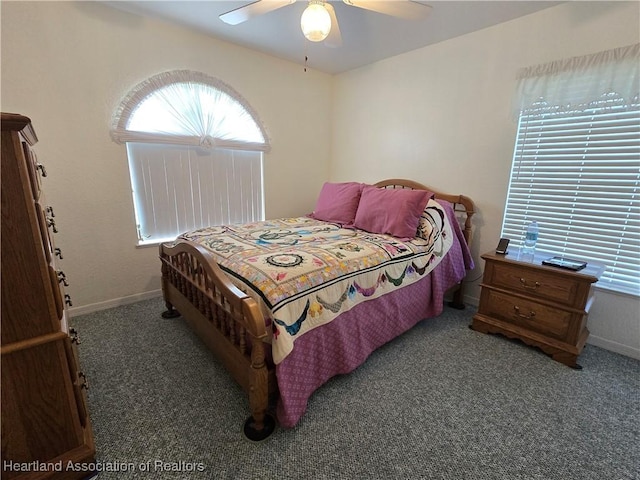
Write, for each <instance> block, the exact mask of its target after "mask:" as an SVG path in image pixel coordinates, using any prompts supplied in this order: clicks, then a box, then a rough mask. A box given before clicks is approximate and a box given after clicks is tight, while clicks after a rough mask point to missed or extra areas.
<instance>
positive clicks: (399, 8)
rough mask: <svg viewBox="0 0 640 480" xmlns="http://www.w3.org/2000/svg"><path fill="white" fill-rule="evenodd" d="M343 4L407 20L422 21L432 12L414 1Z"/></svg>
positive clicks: (359, 0) (354, 0) (349, 0)
mask: <svg viewBox="0 0 640 480" xmlns="http://www.w3.org/2000/svg"><path fill="white" fill-rule="evenodd" d="M343 2H344V3H346V4H347V5H351V6H352V7H359V8H364V9H365V10H371V11H373V12H378V13H383V14H385V15H391V16H392V17H398V18H404V19H405V20H422V19H423V18H426V17H427V15H429V12H430V11H431V7H430V6H429V5H427V4H425V3H422V2H417V1H413V0H387V1H378V0H343Z"/></svg>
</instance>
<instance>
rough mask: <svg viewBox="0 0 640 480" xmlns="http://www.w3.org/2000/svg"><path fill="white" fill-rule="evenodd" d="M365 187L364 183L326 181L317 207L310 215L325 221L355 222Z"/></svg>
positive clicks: (348, 223) (345, 223)
mask: <svg viewBox="0 0 640 480" xmlns="http://www.w3.org/2000/svg"><path fill="white" fill-rule="evenodd" d="M363 187H364V184H363V183H357V182H343V183H330V182H326V183H325V184H324V185H323V186H322V189H321V190H320V195H319V196H318V201H317V202H316V208H315V210H314V211H313V213H311V214H310V215H309V216H310V217H311V218H315V219H317V220H324V221H325V222H334V223H341V224H343V225H351V224H353V220H354V219H355V218H356V210H358V203H359V202H360V194H361V193H362V188H363Z"/></svg>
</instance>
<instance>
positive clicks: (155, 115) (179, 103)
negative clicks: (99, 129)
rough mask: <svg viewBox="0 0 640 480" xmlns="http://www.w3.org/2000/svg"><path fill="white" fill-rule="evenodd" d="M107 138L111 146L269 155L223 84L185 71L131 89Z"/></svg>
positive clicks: (251, 114) (250, 114) (256, 127)
mask: <svg viewBox="0 0 640 480" xmlns="http://www.w3.org/2000/svg"><path fill="white" fill-rule="evenodd" d="M111 138H112V139H113V140H114V141H115V142H117V143H125V142H140V143H157V144H174V145H189V146H197V147H202V148H206V149H211V148H230V149H239V150H253V151H268V150H269V142H268V139H267V135H266V133H265V130H264V128H263V127H262V124H261V123H260V121H259V119H258V116H257V114H256V113H255V111H254V110H253V109H252V108H251V106H250V105H249V103H248V102H247V101H246V100H244V98H243V97H242V96H241V95H240V94H239V93H238V92H236V91H235V90H234V89H233V88H232V87H230V86H229V85H227V84H226V83H224V82H222V81H220V80H218V79H216V78H213V77H210V76H208V75H206V74H204V73H201V72H193V71H189V70H174V71H170V72H164V73H160V74H158V75H155V76H153V77H151V78H148V79H147V80H145V81H143V82H141V83H139V84H138V85H136V86H135V87H134V88H133V89H132V90H131V91H130V92H129V93H128V94H127V95H126V96H125V98H124V99H123V100H122V101H121V102H120V105H119V106H118V108H117V109H116V111H115V113H114V116H113V121H112V128H111Z"/></svg>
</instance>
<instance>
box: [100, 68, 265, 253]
mask: <svg viewBox="0 0 640 480" xmlns="http://www.w3.org/2000/svg"><path fill="white" fill-rule="evenodd" d="M111 136H112V138H113V139H114V141H116V142H118V143H126V144H127V156H128V159H129V173H130V176H131V186H132V193H133V202H134V210H135V219H136V227H137V233H138V242H139V244H148V243H158V242H162V241H167V240H173V239H175V238H176V236H177V235H179V234H180V233H183V232H185V231H187V230H192V229H196V228H201V227H204V226H208V225H220V224H226V223H240V222H253V221H258V220H264V200H263V152H265V151H268V149H269V144H268V141H267V137H266V134H265V131H264V129H263V128H262V126H261V124H260V122H259V121H258V118H257V115H256V113H255V112H254V111H253V109H252V108H251V107H250V105H249V104H248V102H246V101H245V100H244V99H243V98H242V97H241V96H240V94H239V93H238V92H236V91H235V90H234V89H233V88H231V87H230V86H229V85H226V84H225V83H224V82H221V81H220V80H217V79H215V78H212V77H209V76H207V75H205V74H203V73H200V72H192V71H188V70H177V71H172V72H165V73H161V74H158V75H156V76H153V77H151V78H149V79H147V80H145V81H144V82H141V83H140V84H138V85H137V86H136V87H134V88H133V89H132V90H131V91H130V92H129V93H128V95H127V96H126V97H125V98H124V99H123V100H122V102H121V103H120V105H119V106H118V108H117V110H116V113H115V115H114V119H113V125H112V130H111Z"/></svg>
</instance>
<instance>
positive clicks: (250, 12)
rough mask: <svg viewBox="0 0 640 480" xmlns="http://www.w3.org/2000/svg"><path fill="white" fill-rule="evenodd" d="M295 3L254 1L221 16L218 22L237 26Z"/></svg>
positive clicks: (290, 0)
mask: <svg viewBox="0 0 640 480" xmlns="http://www.w3.org/2000/svg"><path fill="white" fill-rule="evenodd" d="M295 1H296V0H256V1H255V2H252V3H249V4H248V5H245V6H244V7H239V8H236V9H234V10H231V11H229V12H226V13H223V14H221V15H220V20H222V21H223V22H224V23H228V24H229V25H238V24H239V23H242V22H246V21H247V20H249V19H250V18H253V17H257V16H258V15H263V14H265V13H269V12H271V11H273V10H277V9H278V8H281V7H286V6H287V5H291V4H292V3H293V2H295Z"/></svg>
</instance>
